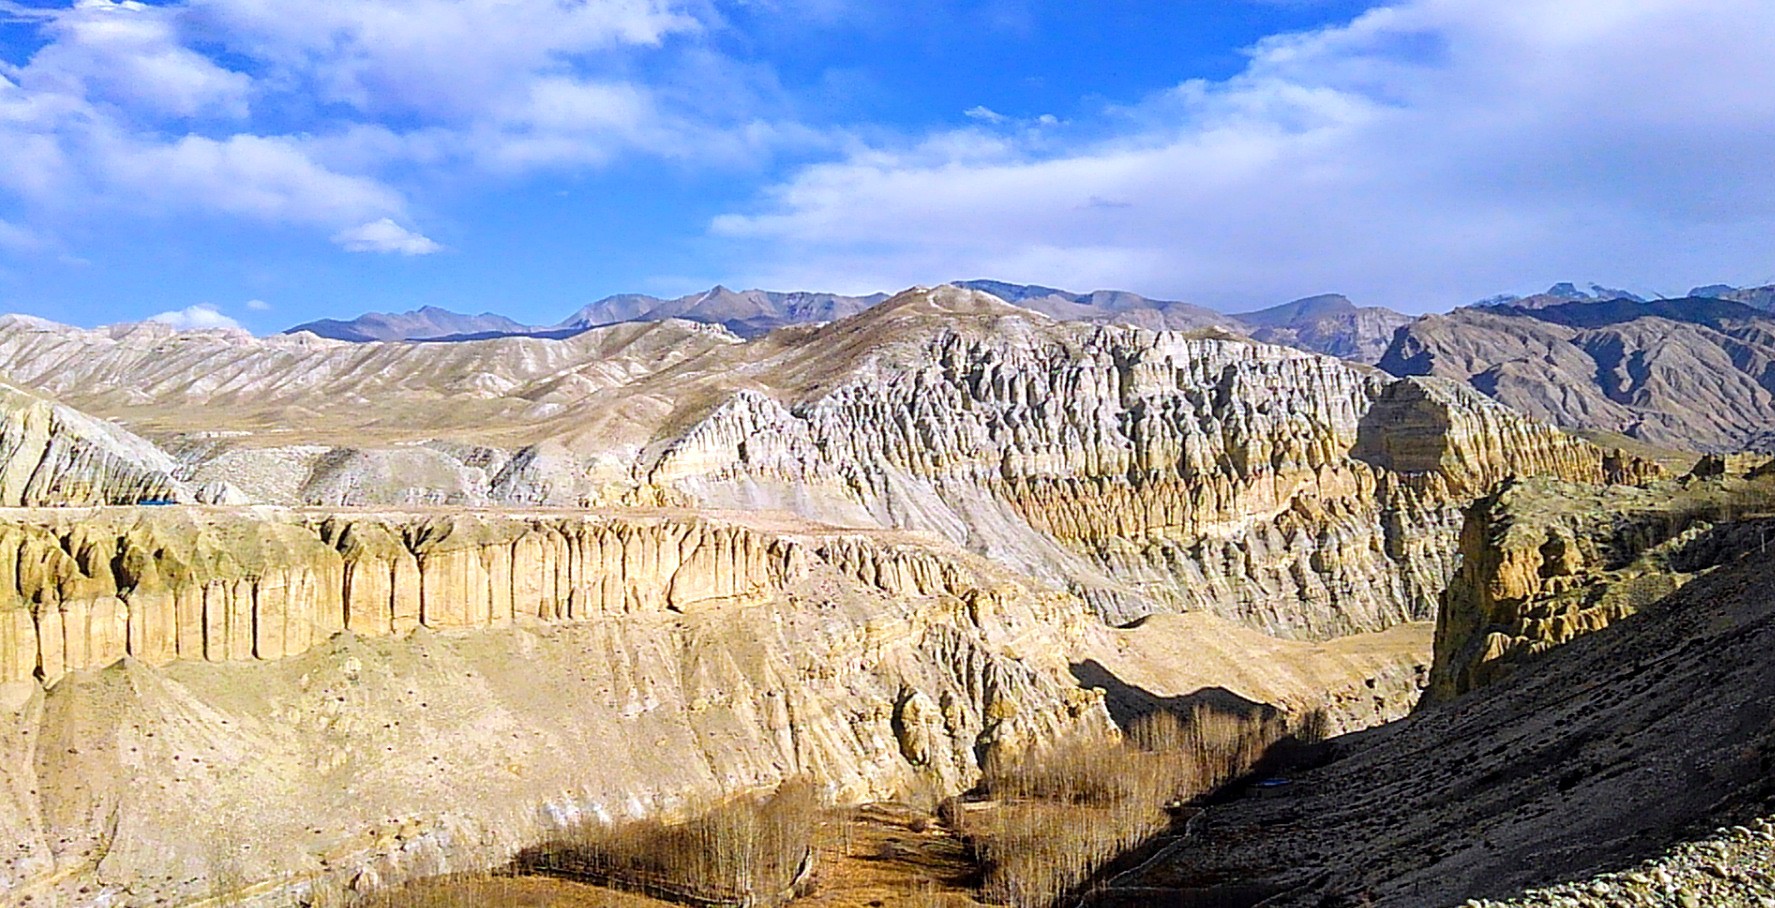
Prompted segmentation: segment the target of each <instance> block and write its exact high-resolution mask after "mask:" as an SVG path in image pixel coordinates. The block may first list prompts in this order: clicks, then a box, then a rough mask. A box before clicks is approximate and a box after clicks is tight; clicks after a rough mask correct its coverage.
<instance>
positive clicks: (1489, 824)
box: [1093, 554, 1775, 906]
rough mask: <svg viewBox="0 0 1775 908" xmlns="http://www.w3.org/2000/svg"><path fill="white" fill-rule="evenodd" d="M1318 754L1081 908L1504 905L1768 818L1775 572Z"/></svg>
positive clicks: (1742, 566)
mask: <svg viewBox="0 0 1775 908" xmlns="http://www.w3.org/2000/svg"><path fill="white" fill-rule="evenodd" d="M1337 750H1338V753H1337V759H1336V760H1335V762H1332V763H1329V764H1327V765H1325V766H1323V767H1320V768H1318V769H1315V770H1311V771H1308V772H1306V773H1304V774H1303V775H1301V776H1298V777H1295V778H1293V779H1292V780H1291V781H1292V783H1293V784H1291V785H1288V786H1286V787H1283V788H1280V789H1276V790H1254V791H1251V792H1250V794H1251V795H1252V796H1250V797H1243V798H1239V799H1236V800H1233V801H1231V802H1230V803H1226V804H1224V805H1221V806H1217V807H1214V808H1212V809H1211V810H1210V811H1209V812H1208V813H1207V815H1206V816H1205V817H1204V818H1203V819H1202V820H1201V821H1199V822H1198V823H1197V824H1196V825H1197V827H1198V828H1197V830H1196V833H1195V834H1194V835H1193V836H1191V837H1188V838H1187V840H1185V841H1182V842H1180V843H1179V844H1178V845H1177V846H1176V847H1174V848H1170V849H1168V850H1167V853H1166V854H1165V856H1164V858H1163V860H1160V861H1156V862H1150V861H1149V862H1148V863H1147V864H1146V865H1143V866H1142V867H1141V868H1140V869H1139V870H1138V871H1136V872H1134V873H1131V874H1125V875H1124V877H1123V878H1122V879H1119V880H1117V881H1116V885H1115V886H1112V887H1111V888H1112V889H1113V890H1120V891H1124V892H1127V893H1130V894H1136V893H1137V894H1139V898H1135V899H1134V900H1133V901H1129V900H1126V899H1122V900H1119V901H1118V899H1119V898H1120V897H1119V896H1115V895H1113V894H1110V893H1106V894H1105V895H1104V896H1103V897H1101V898H1098V899H1097V900H1096V901H1094V902H1093V904H1099V905H1112V904H1118V905H1119V904H1134V903H1138V904H1190V902H1189V901H1187V900H1185V901H1167V900H1166V899H1170V898H1172V897H1173V896H1176V897H1178V898H1181V897H1183V896H1184V895H1187V894H1189V893H1192V892H1195V893H1204V892H1209V891H1212V890H1213V889H1215V888H1221V887H1227V886H1233V885H1255V886H1264V887H1270V886H1274V887H1278V888H1280V889H1281V890H1284V891H1283V892H1282V893H1281V894H1279V895H1278V896H1276V897H1273V898H1271V900H1270V901H1268V902H1266V903H1265V904H1266V905H1275V906H1284V905H1301V906H1308V905H1332V904H1372V905H1375V906H1415V905H1425V904H1457V903H1459V902H1461V901H1462V900H1465V899H1469V898H1509V897H1512V896H1515V895H1517V894H1520V893H1521V892H1523V891H1525V890H1527V889H1531V888H1535V887H1539V886H1545V885H1549V884H1553V883H1557V882H1560V881H1564V880H1572V879H1586V878H1589V877H1591V876H1593V875H1595V874H1598V873H1603V872H1610V871H1622V870H1625V869H1628V868H1631V867H1633V866H1634V865H1636V864H1638V863H1640V862H1641V861H1644V860H1646V859H1648V858H1653V857H1656V856H1658V855H1660V854H1663V853H1664V852H1665V851H1667V850H1668V849H1669V848H1670V847H1672V846H1673V845H1675V844H1676V843H1679V842H1682V841H1685V840H1689V839H1692V838H1695V837H1698V836H1701V835H1705V834H1707V833H1708V832H1709V831H1710V830H1711V829H1713V828H1714V827H1716V826H1719V825H1730V824H1732V823H1735V822H1740V821H1742V820H1744V819H1747V818H1749V817H1751V816H1758V815H1761V816H1768V815H1770V814H1772V813H1775V563H1770V562H1769V561H1768V560H1767V559H1766V558H1763V557H1760V556H1759V555H1757V554H1753V555H1750V556H1748V557H1744V558H1741V559H1739V560H1737V561H1735V562H1733V563H1731V564H1729V565H1727V566H1725V567H1722V568H1720V569H1719V570H1718V571H1716V572H1714V573H1711V574H1708V575H1706V576H1704V577H1702V578H1699V579H1697V580H1695V581H1693V582H1691V583H1690V584H1688V585H1687V586H1685V587H1683V588H1682V589H1681V590H1678V591H1677V592H1676V593H1674V594H1672V595H1670V596H1668V597H1666V598H1665V599H1663V600H1661V601H1660V602H1658V603H1657V604H1656V605H1655V606H1654V607H1652V608H1650V609H1648V610H1647V611H1646V612H1643V613H1641V614H1639V615H1635V616H1632V617H1630V618H1627V619H1624V620H1622V621H1619V622H1617V623H1615V624H1612V625H1610V626H1609V627H1607V628H1604V629H1602V630H1599V631H1596V632H1594V633H1591V634H1588V635H1585V636H1583V637H1579V638H1577V639H1575V640H1573V641H1571V642H1570V643H1568V644H1566V645H1564V646H1562V647H1559V648H1557V649H1554V650H1552V651H1550V652H1547V653H1544V654H1542V655H1540V656H1538V657H1535V658H1533V659H1530V660H1525V661H1524V662H1523V663H1522V664H1521V665H1520V666H1519V667H1518V669H1517V670H1516V671H1514V672H1512V673H1511V674H1510V675H1509V676H1508V677H1506V678H1504V679H1502V680H1500V681H1498V682H1497V683H1495V684H1493V685H1491V686H1489V687H1486V688H1482V689H1480V690H1478V691H1475V692H1473V693H1470V694H1468V695H1465V696H1463V697H1460V698H1457V699H1455V700H1452V701H1449V702H1447V703H1444V704H1440V705H1437V706H1435V707H1432V708H1429V709H1426V710H1423V711H1420V712H1418V713H1415V714H1413V715H1412V716H1410V717H1408V718H1406V719H1403V720H1401V721H1399V722H1396V723H1393V724H1392V725H1389V726H1386V727H1383V728H1380V729H1376V730H1371V731H1369V732H1364V733H1362V734H1360V735H1358V736H1351V737H1349V738H1344V739H1339V741H1338V744H1337ZM1157 893H1166V895H1165V896H1164V897H1163V898H1161V897H1159V896H1158V895H1157ZM1142 899H1144V901H1142Z"/></svg>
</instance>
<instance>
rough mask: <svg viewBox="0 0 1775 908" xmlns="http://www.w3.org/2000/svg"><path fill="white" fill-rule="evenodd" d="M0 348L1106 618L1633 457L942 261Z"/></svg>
mask: <svg viewBox="0 0 1775 908" xmlns="http://www.w3.org/2000/svg"><path fill="white" fill-rule="evenodd" d="M216 358H223V359H226V361H227V362H228V363H229V366H228V368H227V369H226V370H224V371H223V372H220V373H213V374H212V373H210V372H205V371H203V364H204V363H206V362H209V361H211V360H213V359H216ZM0 366H4V367H5V368H7V369H11V370H13V371H15V372H16V373H17V374H20V375H26V376H30V377H31V378H32V380H33V381H36V382H38V383H39V384H41V385H43V386H45V387H51V388H53V389H57V390H61V391H65V392H67V393H77V394H78V395H79V396H78V399H77V401H76V402H78V403H81V404H82V405H83V406H95V407H99V408H101V410H100V412H102V413H104V414H106V415H117V416H118V417H119V418H128V419H134V420H136V421H137V422H139V423H140V425H141V427H143V428H144V429H152V430H153V431H154V433H155V437H157V438H161V439H163V440H165V441H166V443H167V444H168V445H169V446H171V447H172V449H173V450H176V451H177V452H178V454H179V456H180V458H181V460H182V464H183V468H184V469H185V470H187V471H189V474H190V475H191V476H192V477H193V478H194V480H195V481H196V482H198V483H200V484H202V485H203V486H204V487H216V488H222V487H224V486H226V487H227V488H230V489H233V490H235V491H236V492H237V493H238V495H240V496H243V497H244V498H246V499H248V500H255V501H264V502H271V503H281V504H316V505H323V506H350V507H379V506H391V505H394V506H408V505H415V504H429V505H467V506H489V505H492V506H513V505H516V506H541V505H547V506H587V505H591V506H607V505H623V506H635V505H673V506H686V507H717V508H733V509H742V510H751V509H759V508H764V509H772V510H779V511H786V512H789V513H793V514H797V515H799V516H801V517H803V518H806V519H809V520H814V521H818V522H822V523H829V524H835V525H842V526H864V527H877V528H899V529H912V530H921V531H928V532H932V533H935V534H938V535H939V536H942V537H944V538H946V539H948V540H950V541H951V542H954V543H956V544H958V545H961V546H964V547H966V548H968V549H970V550H972V551H974V552H976V553H979V554H982V555H985V556H987V557H990V558H992V559H994V560H996V561H998V562H1000V563H1001V564H1004V565H1006V566H1007V567H1010V568H1012V569H1014V570H1016V571H1019V572H1022V573H1025V574H1027V575H1029V576H1031V577H1034V578H1037V579H1038V580H1040V581H1042V582H1044V583H1048V584H1052V585H1056V586H1060V587H1062V588H1064V589H1068V590H1070V591H1072V592H1074V593H1076V594H1077V595H1079V596H1081V597H1083V598H1085V599H1086V600H1087V601H1089V602H1091V603H1092V605H1093V607H1094V608H1095V609H1096V610H1097V611H1098V613H1099V614H1100V615H1101V616H1102V617H1103V618H1105V619H1106V620H1108V621H1110V622H1111V623H1116V624H1121V623H1125V622H1127V621H1130V620H1133V619H1135V618H1138V617H1140V616H1143V615H1146V614H1150V613H1154V612H1163V611H1181V610H1190V609H1197V610H1210V611H1213V612H1215V613H1216V614H1219V615H1222V616H1225V617H1229V618H1232V619H1234V620H1237V621H1241V622H1243V623H1245V624H1247V625H1249V626H1252V627H1256V628H1259V629H1262V630H1265V631H1268V632H1271V633H1276V634H1283V635H1288V636H1294V637H1302V638H1326V637H1330V636H1335V635H1339V634H1345V633H1353V632H1361V631H1373V630H1380V629H1382V628H1385V627H1388V626H1391V625H1394V624H1398V623H1401V622H1405V621H1410V620H1422V619H1427V618H1429V617H1430V615H1431V613H1432V612H1433V610H1434V608H1435V602H1436V597H1437V594H1438V593H1439V592H1440V591H1441V589H1442V588H1443V586H1444V585H1445V584H1446V582H1447V580H1448V578H1449V576H1450V575H1451V574H1452V571H1453V568H1454V564H1455V548H1456V537H1457V534H1458V530H1459V526H1460V508H1461V507H1462V506H1464V505H1465V504H1466V503H1467V502H1469V501H1471V500H1472V499H1473V498H1474V497H1476V496H1479V495H1481V494H1484V493H1485V492H1487V491H1489V490H1490V489H1491V488H1492V487H1493V486H1495V484H1496V483H1497V482H1499V481H1501V480H1502V479H1503V478H1504V477H1506V476H1510V475H1549V476H1556V477H1560V478H1564V479H1570V480H1574V481H1582V482H1595V481H1602V480H1603V479H1605V478H1615V479H1622V478H1625V479H1633V478H1636V471H1635V469H1634V468H1633V466H1632V464H1631V462H1630V461H1625V460H1622V461H1617V462H1610V461H1609V459H1608V456H1607V455H1605V453H1604V452H1603V451H1601V450H1599V449H1598V448H1595V447H1593V446H1591V445H1589V444H1587V443H1584V442H1581V441H1577V440H1575V439H1573V438H1571V437H1569V436H1566V435H1564V434H1561V433H1559V432H1557V431H1554V430H1552V429H1550V428H1548V427H1546V426H1544V425H1541V424H1539V423H1535V422H1533V421H1531V420H1527V419H1525V418H1523V417H1521V416H1518V415H1516V414H1514V413H1512V412H1511V411H1509V410H1507V409H1505V408H1503V407H1501V406H1498V405H1497V404H1495V403H1493V402H1492V401H1490V400H1488V399H1487V398H1485V397H1484V396H1483V395H1480V394H1478V393H1477V392H1475V391H1472V390H1470V389H1467V388H1464V387H1460V386H1457V385H1454V384H1451V383H1449V382H1446V381H1444V380H1441V379H1433V378H1422V379H1418V378H1414V379H1394V378H1391V377H1389V376H1387V375H1385V374H1383V373H1381V372H1378V371H1376V370H1373V369H1368V368H1365V367H1361V366H1357V365H1352V364H1350V363H1346V362H1342V361H1338V360H1335V359H1331V358H1329V357H1323V356H1317V355H1313V354H1309V353H1304V352H1301V351H1299V350H1293V349H1289V348H1284V347H1277V346H1270V345H1265V344H1258V343H1253V342H1250V341H1247V340H1243V339H1239V338H1231V337H1227V336H1225V335H1219V334H1216V335H1202V334H1187V333H1179V332H1155V331H1147V330H1142V329H1138V328H1131V327H1121V326H1103V325H1087V324H1078V323H1059V322H1054V321H1051V320H1049V319H1047V318H1045V317H1043V316H1041V315H1038V314H1035V313H1032V312H1030V311H1027V310H1024V309H1019V308H1016V307H1013V306H1010V305H1008V304H1005V303H1003V302H1001V301H999V300H997V299H996V298H994V297H991V296H989V295H986V294H983V293H977V292H973V291H968V290H964V289H961V288H956V287H941V288H936V289H934V290H923V289H920V290H914V291H909V292H907V293H904V294H901V295H900V296H898V297H896V298H894V299H892V300H889V301H887V302H884V303H882V304H881V305H879V306H876V307H874V308H872V309H870V310H868V311H867V312H864V313H862V314H860V315H857V316H854V317H851V318H847V319H844V320H841V321H838V322H834V323H832V324H830V325H827V326H825V327H821V328H795V329H789V330H785V331H781V332H777V333H774V334H772V335H769V336H767V337H763V338H759V339H756V340H753V341H750V342H744V343H742V342H740V341H739V340H738V339H737V338H734V337H732V336H731V335H727V334H725V333H724V332H712V331H711V330H710V329H706V328H694V327H691V326H684V325H679V324H676V323H666V324H661V325H653V326H616V327H613V328H606V329H597V330H595V331H592V332H588V333H586V334H584V335H579V336H577V337H574V338H571V339H567V340H560V341H552V340H544V339H538V338H508V339H503V340H498V341H482V342H467V343H461V344H443V345H426V344H368V345H346V344H338V343H331V342H322V341H318V340H315V339H313V338H306V339H303V338H281V339H276V340H268V339H259V340H255V339H251V338H245V337H240V336H234V335H229V334H226V333H216V332H208V333H198V334H194V335H190V336H186V335H178V336H172V335H170V334H169V333H168V332H166V331H164V330H153V329H147V328H133V329H115V330H113V331H111V332H110V333H105V332H79V331H75V330H74V329H66V330H56V329H53V328H51V327H45V326H42V325H36V324H25V323H22V322H18V321H17V320H14V321H12V322H5V321H4V320H0ZM76 366H78V368H77V369H76V368H75V367H76ZM70 369H73V370H74V371H69V370H70ZM69 376H79V380H78V381H76V380H75V379H73V378H70V377H69ZM255 389H263V390H264V393H263V394H259V392H258V391H257V390H255ZM199 395H205V396H206V398H205V399H206V400H208V401H209V402H208V403H206V404H205V405H203V406H201V407H197V406H194V405H193V401H194V400H195V399H197V397H198V396H199ZM113 411H115V413H114V414H113ZM298 415H300V416H301V417H302V418H300V419H298V418H296V417H297V416H298ZM310 417H312V418H310ZM225 426H233V427H234V428H224V427H225ZM341 439H351V440H352V444H351V445H350V446H342V445H341V444H340V440H341ZM273 441H275V443H273Z"/></svg>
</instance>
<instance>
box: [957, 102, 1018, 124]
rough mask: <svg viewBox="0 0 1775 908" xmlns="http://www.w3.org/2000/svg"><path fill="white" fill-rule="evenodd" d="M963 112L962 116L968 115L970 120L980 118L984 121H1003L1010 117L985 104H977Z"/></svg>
mask: <svg viewBox="0 0 1775 908" xmlns="http://www.w3.org/2000/svg"><path fill="white" fill-rule="evenodd" d="M961 113H962V116H964V117H967V118H968V119H970V120H979V121H981V122H983V123H1003V122H1005V121H1006V120H1009V119H1010V117H1007V116H1005V115H1004V114H1002V113H999V112H998V111H996V110H993V109H992V108H990V107H987V106H986V105H984V104H977V105H975V106H973V107H970V108H968V109H967V110H964V111H962V112H961Z"/></svg>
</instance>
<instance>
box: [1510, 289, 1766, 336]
mask: <svg viewBox="0 0 1775 908" xmlns="http://www.w3.org/2000/svg"><path fill="white" fill-rule="evenodd" d="M1495 311H1497V312H1499V313H1502V314H1505V315H1517V316H1523V317H1527V318H1533V319H1538V320H1540V321H1544V322H1552V323H1553V324H1556V325H1564V326H1565V327H1568V328H1603V327H1607V326H1610V325H1621V324H1626V323H1627V322H1631V321H1634V320H1636V319H1642V318H1662V319H1667V320H1669V321H1673V322H1685V323H1688V324H1691V325H1704V326H1706V327H1709V328H1713V329H1714V330H1724V329H1725V328H1727V327H1728V326H1729V323H1733V322H1737V323H1742V322H1747V321H1766V320H1768V319H1769V313H1767V312H1764V311H1762V310H1761V309H1757V308H1754V307H1752V306H1747V305H1745V304H1744V303H1739V302H1733V301H1731V300H1722V299H1712V298H1708V297H1684V298H1682V299H1674V300H1653V301H1650V302H1648V301H1645V300H1631V299H1625V298H1623V299H1612V300H1585V301H1577V302H1570V303H1565V304H1562V305H1557V306H1540V307H1530V306H1503V307H1498V308H1497V309H1496V310H1495Z"/></svg>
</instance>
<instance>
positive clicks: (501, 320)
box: [283, 305, 531, 343]
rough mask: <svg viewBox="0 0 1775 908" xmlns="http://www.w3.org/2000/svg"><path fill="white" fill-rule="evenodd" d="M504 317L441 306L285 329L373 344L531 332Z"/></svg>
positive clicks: (526, 327) (324, 319)
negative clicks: (453, 310) (468, 313)
mask: <svg viewBox="0 0 1775 908" xmlns="http://www.w3.org/2000/svg"><path fill="white" fill-rule="evenodd" d="M530 330H531V329H530V327H529V326H527V325H522V324H519V323H517V322H515V321H512V320H511V319H509V318H506V317H505V316H503V315H495V314H493V313H491V312H483V313H481V314H480V315H464V314H462V313H460V312H452V311H451V310H449V309H444V308H442V307H439V306H430V305H427V306H421V307H419V308H417V309H413V310H410V311H407V312H368V313H365V314H363V315H360V316H358V317H357V318H354V319H350V320H348V321H341V320H339V319H331V318H323V319H319V320H317V321H312V322H305V323H303V324H300V325H297V326H295V327H293V328H289V329H286V330H285V331H284V332H283V333H285V334H296V333H298V332H302V331H307V332H309V333H312V334H315V335H318V336H320V337H326V338H331V339H333V340H342V341H351V342H353V343H367V342H370V341H404V340H432V339H436V338H442V337H452V336H456V335H467V334H477V335H500V334H523V333H526V332H528V331H530Z"/></svg>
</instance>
